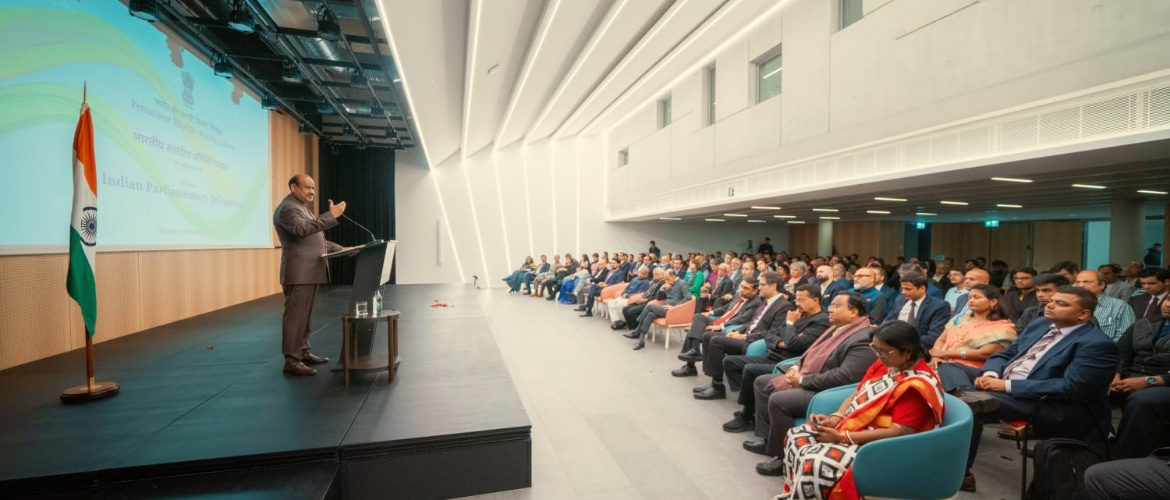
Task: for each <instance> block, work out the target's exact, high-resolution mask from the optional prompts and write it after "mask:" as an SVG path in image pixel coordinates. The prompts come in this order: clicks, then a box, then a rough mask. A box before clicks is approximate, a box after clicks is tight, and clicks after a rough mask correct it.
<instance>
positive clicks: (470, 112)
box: [462, 0, 545, 158]
mask: <svg viewBox="0 0 1170 500" xmlns="http://www.w3.org/2000/svg"><path fill="white" fill-rule="evenodd" d="M544 6H545V4H544V2H530V1H527V0H472V1H471V10H470V15H471V19H470V21H471V22H470V23H469V25H468V26H469V28H468V29H469V31H470V33H469V36H468V41H469V46H468V49H467V53H468V60H467V66H468V71H467V73H466V83H465V88H466V93H465V95H464V96H463V97H464V101H463V104H464V111H463V132H462V135H463V146H462V149H463V157H464V158H467V157H469V156H471V155H473V154H475V153H476V152H477V151H479V150H480V149H483V148H484V147H487V146H488V145H490V144H491V143H492V140H493V139H494V138H495V135H496V128H497V126H498V125H499V123H500V120H502V118H503V114H504V109H505V106H506V104H507V102H508V97H509V96H511V94H512V89H513V87H514V85H515V82H516V76H517V75H518V74H519V73H520V67H521V65H522V63H523V61H524V56H525V54H526V53H527V52H528V47H529V41H530V40H531V39H532V34H533V32H534V31H535V30H536V25H537V20H538V19H539V18H540V13H541V10H542V9H543V8H544Z"/></svg>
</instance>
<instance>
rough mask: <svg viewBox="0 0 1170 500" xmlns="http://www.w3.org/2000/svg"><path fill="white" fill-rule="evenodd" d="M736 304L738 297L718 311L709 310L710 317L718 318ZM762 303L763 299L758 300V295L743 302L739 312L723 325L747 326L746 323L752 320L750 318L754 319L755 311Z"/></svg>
mask: <svg viewBox="0 0 1170 500" xmlns="http://www.w3.org/2000/svg"><path fill="white" fill-rule="evenodd" d="M736 302H739V297H738V296H737V297H735V298H734V299H732V300H731V302H730V303H728V304H727V305H726V306H723V307H722V308H719V309H712V310H711V314H712V317H714V318H719V317H721V316H723V315H724V314H727V311H730V310H731V308H732V307H735V303H736ZM763 303H764V301H763V299H761V298H760V296H759V295H757V296H755V297H752V298H750V299H748V300H746V301H744V303H743V306H741V307H740V308H739V311H736V313H735V316H732V317H730V318H727V321H724V322H723V324H724V325H747V324H748V322H750V321H751V320H752V318H754V317H755V316H756V309H759V307H760V304H763Z"/></svg>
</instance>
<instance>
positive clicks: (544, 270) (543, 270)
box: [532, 262, 549, 274]
mask: <svg viewBox="0 0 1170 500" xmlns="http://www.w3.org/2000/svg"><path fill="white" fill-rule="evenodd" d="M548 270H549V263H548V262H542V263H541V264H540V267H537V268H536V270H535V271H532V272H533V273H534V274H540V273H547V272H548Z"/></svg>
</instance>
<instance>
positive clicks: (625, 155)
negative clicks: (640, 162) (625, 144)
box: [618, 148, 630, 167]
mask: <svg viewBox="0 0 1170 500" xmlns="http://www.w3.org/2000/svg"><path fill="white" fill-rule="evenodd" d="M629 163H630V150H629V149H628V148H627V149H623V150H621V151H618V166H619V167H624V166H626V165H627V164H629Z"/></svg>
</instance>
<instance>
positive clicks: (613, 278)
mask: <svg viewBox="0 0 1170 500" xmlns="http://www.w3.org/2000/svg"><path fill="white" fill-rule="evenodd" d="M625 280H626V275H625V273H622V270H621V269H618V270H617V271H610V272H609V275H608V276H606V277H605V286H611V285H616V284H618V283H621V282H623V281H625Z"/></svg>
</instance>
